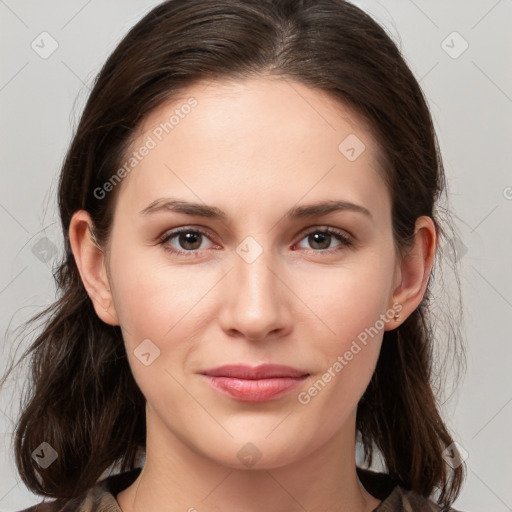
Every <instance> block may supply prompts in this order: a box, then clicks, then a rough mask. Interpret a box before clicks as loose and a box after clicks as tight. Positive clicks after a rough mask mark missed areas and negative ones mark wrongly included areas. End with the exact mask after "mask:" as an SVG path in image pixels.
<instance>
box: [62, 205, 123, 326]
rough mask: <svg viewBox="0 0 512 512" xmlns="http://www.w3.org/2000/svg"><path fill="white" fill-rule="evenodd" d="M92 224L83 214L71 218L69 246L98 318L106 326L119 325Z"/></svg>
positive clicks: (79, 212) (82, 212)
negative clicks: (93, 234)
mask: <svg viewBox="0 0 512 512" xmlns="http://www.w3.org/2000/svg"><path fill="white" fill-rule="evenodd" d="M92 227H93V222H92V220H91V217H90V215H89V214H88V213H87V212H86V211H85V210H79V211H77V212H75V213H74V214H73V217H72V218H71V223H70V226H69V242H70V245H71V250H72V252H73V256H74V258H75V262H76V265H77V268H78V271H79V273H80V278H81V279H82V283H83V284H84V287H85V289H86V290H87V293H88V295H89V297H90V298H91V300H92V303H93V306H94V309H95V311H96V314H97V315H98V317H99V318H100V319H101V320H103V322H105V323H107V324H109V325H119V321H118V318H117V313H116V311H115V307H114V304H113V298H112V292H111V289H110V283H109V280H108V275H107V267H106V258H105V254H104V252H103V251H102V249H101V248H100V247H98V245H97V244H96V242H95V241H94V239H93V237H92Z"/></svg>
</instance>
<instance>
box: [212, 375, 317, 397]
mask: <svg viewBox="0 0 512 512" xmlns="http://www.w3.org/2000/svg"><path fill="white" fill-rule="evenodd" d="M205 377H206V379H207V381H208V383H209V384H210V386H212V387H213V388H214V389H216V390H217V391H219V392H221V393H223V394H225V395H227V396H230V397H231V398H234V399H235V400H240V401H242V402H267V401H269V400H274V399H276V398H279V397H280V396H283V395H285V394H286V393H289V392H290V391H292V390H293V389H295V388H296V387H298V386H300V385H301V384H302V382H304V380H305V379H306V377H307V375H304V376H303V377H296V378H295V377H274V378H270V379H254V380H248V379H237V378H233V377H212V376H211V375H205Z"/></svg>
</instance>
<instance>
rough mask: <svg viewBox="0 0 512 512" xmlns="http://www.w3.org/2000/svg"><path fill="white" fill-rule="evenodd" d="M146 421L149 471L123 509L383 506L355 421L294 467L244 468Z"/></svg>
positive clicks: (269, 511)
mask: <svg viewBox="0 0 512 512" xmlns="http://www.w3.org/2000/svg"><path fill="white" fill-rule="evenodd" d="M147 419H148V421H147V443H146V460H145V465H144V468H143V469H142V471H141V473H140V475H139V476H138V478H137V479H136V480H135V482H134V483H133V484H132V485H131V486H130V487H128V488H127V489H125V490H124V491H122V492H121V493H119V494H118V495H117V501H118V503H119V505H120V507H121V509H122V510H123V512H142V511H145V510H159V511H161V512H176V511H187V512H203V511H204V512H206V511H208V512H221V511H222V512H239V511H240V510H243V511H244V512H259V511H261V510H265V511H266V512H284V511H286V512H303V511H304V510H308V511H309V512H319V511H324V512H335V511H336V512H339V511H340V510H343V511H345V512H370V511H372V510H374V508H375V507H377V506H378V504H379V503H380V501H379V500H377V499H376V498H374V497H373V496H372V495H371V494H369V493H368V492H367V491H366V489H365V488H364V487H363V485H362V484H361V482H360V481H359V479H358V477H357V473H356V465H355V416H351V419H352V421H350V422H349V423H350V424H349V425H347V426H346V427H345V428H344V429H343V430H342V431H340V432H338V433H336V434H335V435H334V436H333V437H332V438H331V440H330V441H329V442H328V443H326V444H325V445H323V446H321V447H320V448H318V449H316V450H314V451H312V452H311V453H308V454H305V455H304V456H302V457H298V458H296V459H294V460H293V462H290V463H289V464H286V465H281V466H277V464H276V465H275V466H274V467H265V466H263V464H257V465H256V466H255V467H254V468H244V469H239V468H234V467H229V466H226V465H224V464H220V463H218V462H216V461H214V460H212V459H210V458H208V457H206V456H204V455H203V454H200V453H197V452H196V451H193V450H191V449H190V447H189V446H187V445H186V444H185V443H183V442H181V440H180V439H178V438H177V437H176V436H174V435H173V434H172V433H171V432H169V430H168V429H167V428H166V427H165V426H164V425H163V424H162V423H160V422H159V421H158V418H156V415H155V414H154V413H153V414H148V418H147ZM163 447H165V449H163ZM261 462H263V458H262V461H261ZM260 465H261V468H259V469H256V468H258V467H259V466H260ZM267 465H268V463H267ZM271 465H272V464H271Z"/></svg>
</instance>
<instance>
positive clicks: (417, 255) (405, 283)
mask: <svg viewBox="0 0 512 512" xmlns="http://www.w3.org/2000/svg"><path fill="white" fill-rule="evenodd" d="M438 238H439V237H438V233H437V232H436V228H435V225H434V222H433V220H432V219H431V218H430V217H428V216H422V217H418V219H417V220H416V226H415V238H414V245H413V247H412V248H411V249H410V251H409V252H408V253H407V255H405V256H404V258H403V259H402V261H401V262H400V267H399V269H398V272H397V276H398V277H399V283H398V285H397V286H396V288H395V290H394V292H393V297H392V301H393V303H394V304H396V303H399V304H401V306H402V309H401V310H400V316H399V319H398V321H395V319H393V320H391V322H390V324H392V325H390V326H389V327H390V329H395V328H396V327H398V326H399V324H400V323H401V322H403V321H404V320H405V319H406V318H407V317H408V316H409V315H410V314H411V313H412V312H413V311H414V310H415V309H416V308H417V307H418V305H419V304H420V303H421V301H422V299H423V296H424V295H425V291H426V288H427V284H428V278H429V276H430V272H431V270H432V265H433V262H434V255H435V251H436V247H437V241H438Z"/></svg>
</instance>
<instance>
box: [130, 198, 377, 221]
mask: <svg viewBox="0 0 512 512" xmlns="http://www.w3.org/2000/svg"><path fill="white" fill-rule="evenodd" d="M165 210H170V211H174V212H177V213H184V214H186V215H195V216H198V217H208V218H212V219H219V220H226V218H227V215H226V213H225V212H223V211H222V210H220V209H219V208H217V207H215V206H209V205H206V204H201V203H194V202H189V201H183V200H179V199H173V198H160V199H155V201H153V202H152V203H151V204H150V205H148V206H147V207H146V208H144V209H143V210H141V211H140V212H139V213H140V214H141V215H148V214H151V213H156V212H159V211H165ZM336 211H353V212H357V213H362V214H363V215H365V216H367V217H368V218H370V219H372V220H373V217H372V214H371V213H370V211H369V210H368V209H367V208H365V207H364V206H361V205H359V204H355V203H351V202H349V201H341V200H338V201H335V200H328V201H319V202H317V203H312V204H308V205H301V206H295V207H294V208H291V209H290V210H289V211H288V212H286V213H285V215H284V217H285V218H287V219H302V218H306V217H315V216H320V215H327V214H329V213H333V212H336Z"/></svg>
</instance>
